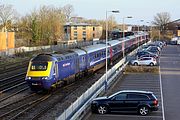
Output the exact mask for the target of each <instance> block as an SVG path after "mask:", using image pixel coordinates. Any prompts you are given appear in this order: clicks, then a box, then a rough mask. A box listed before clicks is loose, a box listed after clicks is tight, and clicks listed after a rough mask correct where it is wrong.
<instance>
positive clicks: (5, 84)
mask: <svg viewBox="0 0 180 120" xmlns="http://www.w3.org/2000/svg"><path fill="white" fill-rule="evenodd" d="M24 77H25V73H21V74H18V75H15V76H12V77H9V78H6V79H3V80H0V94H1V93H3V92H6V91H9V90H11V89H14V88H16V87H18V86H20V85H24V84H26V82H25V79H24Z"/></svg>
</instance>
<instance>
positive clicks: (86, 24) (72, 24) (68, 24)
mask: <svg viewBox="0 0 180 120" xmlns="http://www.w3.org/2000/svg"><path fill="white" fill-rule="evenodd" d="M65 26H100V25H97V24H88V23H72V22H68V23H66V24H65Z"/></svg>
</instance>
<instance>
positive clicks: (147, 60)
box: [131, 57, 157, 66]
mask: <svg viewBox="0 0 180 120" xmlns="http://www.w3.org/2000/svg"><path fill="white" fill-rule="evenodd" d="M131 64H132V65H150V66H154V65H157V60H156V59H155V58H153V57H140V58H138V59H136V60H132V61H131Z"/></svg>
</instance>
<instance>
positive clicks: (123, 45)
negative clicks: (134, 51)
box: [122, 16, 132, 58]
mask: <svg viewBox="0 0 180 120" xmlns="http://www.w3.org/2000/svg"><path fill="white" fill-rule="evenodd" d="M125 18H132V16H127V17H123V42H122V51H123V58H124V57H125V51H124V48H125V44H124V42H125V32H124V31H125V24H124V19H125Z"/></svg>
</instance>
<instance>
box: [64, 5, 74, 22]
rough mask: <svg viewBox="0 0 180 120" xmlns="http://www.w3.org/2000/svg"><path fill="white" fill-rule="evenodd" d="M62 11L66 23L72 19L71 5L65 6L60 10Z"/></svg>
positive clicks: (72, 9)
mask: <svg viewBox="0 0 180 120" xmlns="http://www.w3.org/2000/svg"><path fill="white" fill-rule="evenodd" d="M62 11H63V13H64V14H65V16H66V21H67V22H70V18H71V17H72V14H73V12H74V8H73V6H72V5H70V4H67V5H65V6H64V7H63V8H62Z"/></svg>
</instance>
